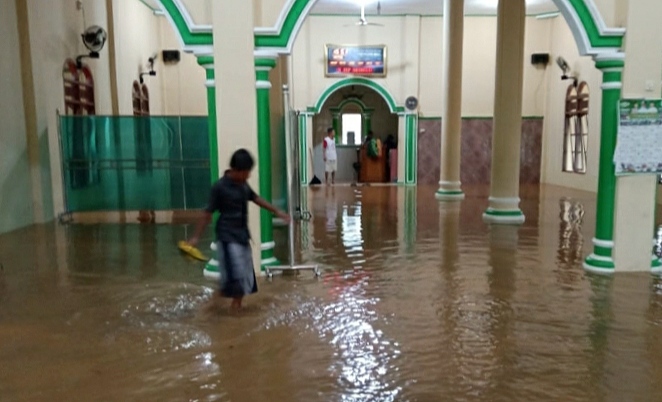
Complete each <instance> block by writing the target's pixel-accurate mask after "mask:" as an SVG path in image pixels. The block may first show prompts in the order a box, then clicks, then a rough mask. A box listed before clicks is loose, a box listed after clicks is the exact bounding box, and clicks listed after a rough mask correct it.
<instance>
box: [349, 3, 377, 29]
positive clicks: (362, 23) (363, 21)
mask: <svg viewBox="0 0 662 402" xmlns="http://www.w3.org/2000/svg"><path fill="white" fill-rule="evenodd" d="M381 8H382V7H381V4H378V5H377V10H378V11H379V12H380V13H381ZM352 25H356V26H360V27H364V26H368V25H371V26H377V27H383V26H384V25H382V24H378V23H376V22H368V20H367V19H366V18H365V4H361V16H360V17H359V20H358V21H357V22H355V23H354V24H347V25H345V26H352Z"/></svg>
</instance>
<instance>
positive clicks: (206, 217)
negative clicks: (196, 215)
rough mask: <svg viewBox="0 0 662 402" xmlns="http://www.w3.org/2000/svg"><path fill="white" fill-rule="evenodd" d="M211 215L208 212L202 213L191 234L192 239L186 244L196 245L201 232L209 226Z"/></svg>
mask: <svg viewBox="0 0 662 402" xmlns="http://www.w3.org/2000/svg"><path fill="white" fill-rule="evenodd" d="M211 217H212V215H211V213H210V212H208V211H204V212H203V215H202V216H201V217H200V220H198V224H197V225H196V227H195V233H194V234H193V237H191V238H190V239H189V240H188V242H187V243H188V244H190V245H191V246H195V245H196V244H198V241H199V240H200V236H202V232H204V231H205V229H206V228H207V225H209V222H211Z"/></svg>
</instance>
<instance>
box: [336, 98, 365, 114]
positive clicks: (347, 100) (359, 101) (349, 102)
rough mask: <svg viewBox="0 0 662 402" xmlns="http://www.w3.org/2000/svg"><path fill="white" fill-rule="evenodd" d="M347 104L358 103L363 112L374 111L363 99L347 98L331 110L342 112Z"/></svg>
mask: <svg viewBox="0 0 662 402" xmlns="http://www.w3.org/2000/svg"><path fill="white" fill-rule="evenodd" d="M347 105H358V106H359V108H361V113H367V112H372V111H374V109H373V108H369V107H368V106H367V105H366V104H365V103H363V101H362V100H360V99H345V100H343V101H342V102H340V103H339V104H338V106H334V107H332V108H331V112H340V111H342V110H343V109H344V108H345V106H347Z"/></svg>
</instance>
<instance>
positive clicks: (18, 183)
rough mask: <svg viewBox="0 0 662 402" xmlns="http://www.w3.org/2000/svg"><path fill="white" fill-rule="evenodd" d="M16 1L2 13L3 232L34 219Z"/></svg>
mask: <svg viewBox="0 0 662 402" xmlns="http://www.w3.org/2000/svg"><path fill="white" fill-rule="evenodd" d="M17 43H18V24H17V19H16V9H15V3H14V1H6V2H4V3H3V9H2V13H0V54H3V55H4V58H5V60H3V62H2V63H0V77H2V79H1V80H0V121H2V129H0V211H3V212H2V213H0V233H4V232H8V231H11V230H14V229H16V228H19V227H21V226H25V225H29V224H31V223H32V221H33V215H32V203H31V202H26V201H28V200H31V199H32V190H31V179H30V167H29V163H28V154H27V140H26V138H27V137H26V129H25V115H24V111H23V90H22V88H21V58H20V54H19V50H18V46H17Z"/></svg>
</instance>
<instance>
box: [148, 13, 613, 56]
mask: <svg viewBox="0 0 662 402" xmlns="http://www.w3.org/2000/svg"><path fill="white" fill-rule="evenodd" d="M553 1H554V4H555V5H556V6H557V8H558V9H559V10H560V11H561V13H562V14H563V16H564V18H565V19H566V21H567V23H568V25H569V26H570V28H571V31H572V32H573V36H574V37H575V41H576V42H577V45H578V48H579V49H580V53H582V54H583V55H587V54H596V53H599V52H604V51H605V50H620V49H621V48H622V46H623V37H624V35H625V31H624V30H622V29H609V28H607V27H606V26H605V24H604V20H603V19H602V16H601V15H600V14H599V10H598V8H597V6H596V5H595V0H553ZM157 2H159V3H160V4H161V5H162V7H163V9H164V10H165V11H166V13H167V14H168V18H169V20H170V21H171V23H172V24H173V25H174V26H175V28H176V30H177V32H178V33H179V36H180V39H181V41H182V43H183V44H184V46H185V47H200V46H211V45H212V44H213V35H212V32H211V31H204V32H193V31H192V29H191V27H189V26H188V25H187V23H186V19H185V18H184V16H183V15H182V13H181V12H180V10H179V8H178V7H177V5H176V0H157ZM316 2H317V0H294V1H293V2H292V3H290V4H291V5H290V9H289V10H287V14H286V16H285V18H284V20H283V22H282V25H281V26H280V27H279V30H278V32H277V33H256V34H255V37H254V41H255V47H256V48H275V49H278V50H279V51H281V52H282V51H286V52H290V51H291V46H292V44H293V42H294V39H295V37H296V35H297V34H298V33H299V30H300V28H301V26H302V24H303V22H304V20H305V18H306V17H307V16H308V13H309V12H310V9H311V8H312V6H313V5H314V4H315V3H316Z"/></svg>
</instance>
